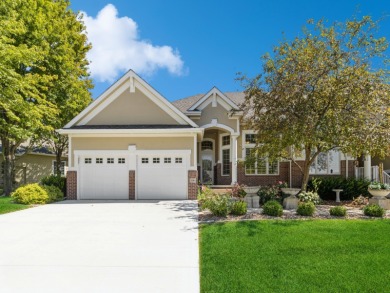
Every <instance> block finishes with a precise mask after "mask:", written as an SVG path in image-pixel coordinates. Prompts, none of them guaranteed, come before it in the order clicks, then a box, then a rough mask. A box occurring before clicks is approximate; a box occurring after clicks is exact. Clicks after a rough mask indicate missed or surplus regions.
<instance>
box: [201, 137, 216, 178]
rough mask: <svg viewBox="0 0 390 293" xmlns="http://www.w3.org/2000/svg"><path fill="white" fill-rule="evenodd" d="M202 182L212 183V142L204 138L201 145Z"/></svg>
mask: <svg viewBox="0 0 390 293" xmlns="http://www.w3.org/2000/svg"><path fill="white" fill-rule="evenodd" d="M201 162H202V176H201V179H202V184H207V185H212V184H213V183H214V143H213V142H212V141H209V140H206V141H202V146H201Z"/></svg>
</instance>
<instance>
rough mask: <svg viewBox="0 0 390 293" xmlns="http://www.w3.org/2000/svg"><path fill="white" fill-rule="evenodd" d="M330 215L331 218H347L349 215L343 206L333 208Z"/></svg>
mask: <svg viewBox="0 0 390 293" xmlns="http://www.w3.org/2000/svg"><path fill="white" fill-rule="evenodd" d="M329 213H330V215H331V216H335V217H345V216H346V215H347V209H346V208H345V207H343V206H336V207H331V208H330V210H329Z"/></svg>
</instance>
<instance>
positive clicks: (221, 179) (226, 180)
mask: <svg viewBox="0 0 390 293" xmlns="http://www.w3.org/2000/svg"><path fill="white" fill-rule="evenodd" d="M231 170H232V163H230V175H228V176H222V165H221V163H218V164H217V165H216V166H215V167H214V185H230V184H231V183H232V175H231V174H232V172H231ZM237 180H239V179H238V175H237Z"/></svg>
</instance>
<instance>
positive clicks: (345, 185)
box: [308, 176, 370, 200]
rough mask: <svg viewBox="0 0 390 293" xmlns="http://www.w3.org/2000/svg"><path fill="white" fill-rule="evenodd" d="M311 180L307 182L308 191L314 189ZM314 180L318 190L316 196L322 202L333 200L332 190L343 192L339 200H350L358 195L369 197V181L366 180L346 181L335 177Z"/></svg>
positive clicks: (349, 179)
mask: <svg viewBox="0 0 390 293" xmlns="http://www.w3.org/2000/svg"><path fill="white" fill-rule="evenodd" d="M313 179H314V178H313ZM313 179H312V180H311V181H309V184H308V189H311V190H313V189H314V186H313ZM315 180H316V186H317V188H318V194H319V196H320V197H321V199H323V200H335V198H336V193H335V192H334V191H333V189H342V190H343V192H341V193H340V198H341V200H352V199H353V198H355V197H357V196H359V195H363V196H370V194H369V192H368V186H369V184H370V181H368V180H366V179H355V178H348V179H346V178H342V177H340V176H337V177H324V178H315Z"/></svg>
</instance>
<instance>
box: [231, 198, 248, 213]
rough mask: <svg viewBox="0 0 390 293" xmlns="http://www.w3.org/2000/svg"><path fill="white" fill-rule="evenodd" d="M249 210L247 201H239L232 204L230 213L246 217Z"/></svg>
mask: <svg viewBox="0 0 390 293" xmlns="http://www.w3.org/2000/svg"><path fill="white" fill-rule="evenodd" d="M247 210H248V208H247V203H246V202H245V201H241V200H237V201H234V202H233V203H232V205H231V210H230V213H231V214H233V215H238V216H241V215H245V214H246V212H247Z"/></svg>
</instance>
